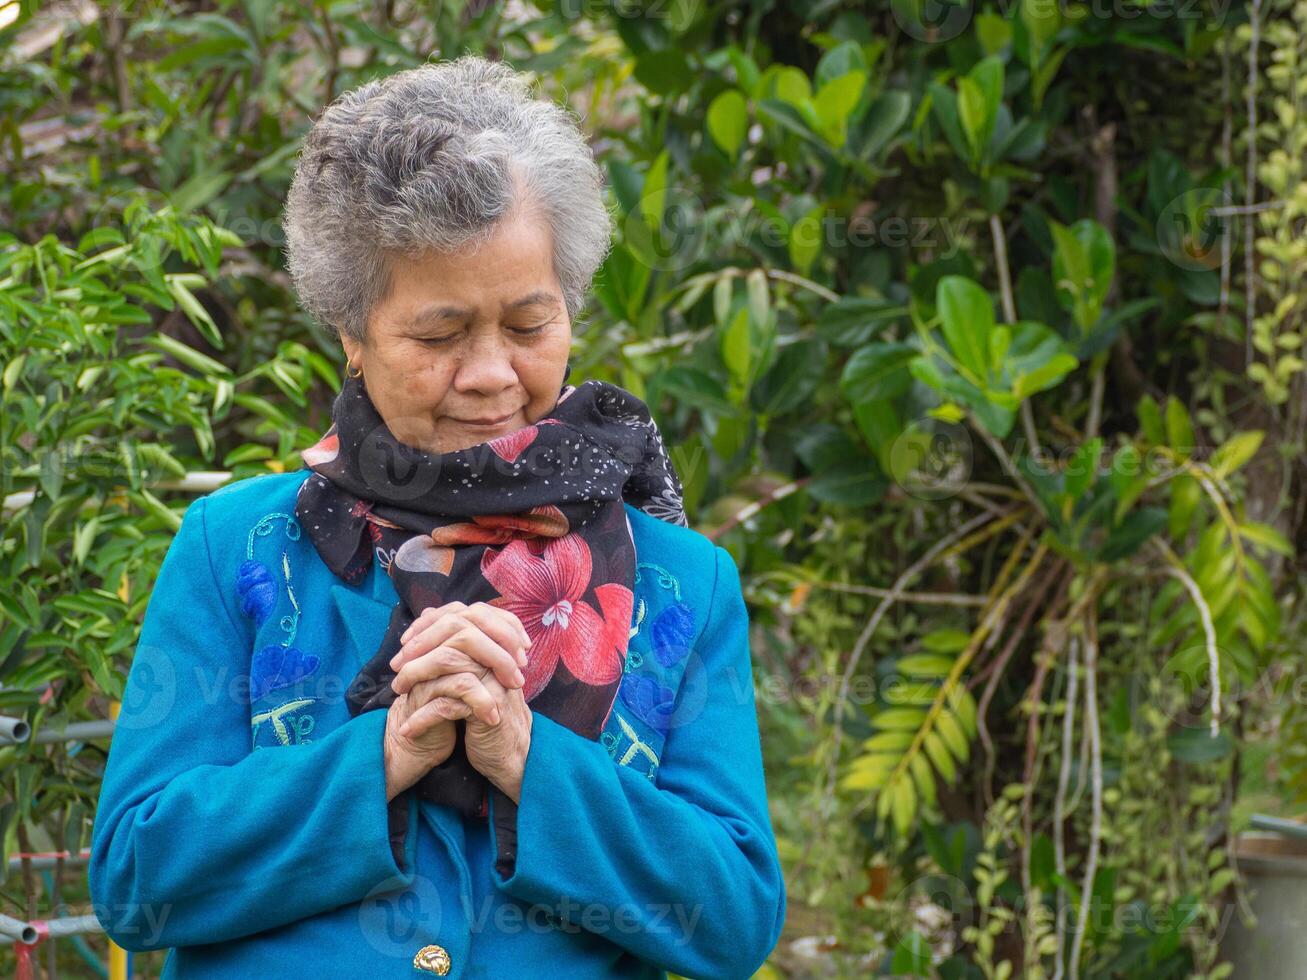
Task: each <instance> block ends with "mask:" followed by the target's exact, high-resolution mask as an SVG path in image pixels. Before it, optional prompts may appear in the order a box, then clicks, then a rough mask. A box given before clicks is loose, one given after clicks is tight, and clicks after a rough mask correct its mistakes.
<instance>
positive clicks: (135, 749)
mask: <svg viewBox="0 0 1307 980" xmlns="http://www.w3.org/2000/svg"><path fill="white" fill-rule="evenodd" d="M207 502H208V501H207V500H206V499H205V498H201V499H199V500H197V501H195V502H193V503H192V504H191V505H190V507H189V508H187V510H186V513H185V515H184V517H183V519H182V524H181V528H180V529H179V530H178V532H177V535H176V537H175V538H174V539H173V542H172V544H171V545H170V547H169V549H168V552H167V554H166V555H165V556H164V560H163V564H162V566H161V567H160V570H159V575H158V579H157V581H156V583H155V587H154V591H153V592H152V593H151V595H150V600H149V602H148V604H147V606H146V612H145V621H144V624H143V625H142V628H141V634H140V641H139V644H138V646H137V649H136V653H135V657H134V659H133V661H132V665H131V669H130V671H129V673H128V677H127V685H126V689H125V691H124V695H123V702H122V707H121V710H120V712H119V714H118V718H117V720H116V723H115V726H114V734H113V741H112V743H111V745H110V749H109V757H108V762H107V764H106V768H105V773H104V781H103V784H102V787H101V790H100V799H99V804H98V807H97V811H96V818H95V826H94V829H93V831H92V837H91V856H90V863H89V866H88V871H87V874H88V880H89V884H90V891H91V900H92V902H93V903H94V911H95V914H96V917H97V918H98V919H99V921H100V924H101V925H102V926H104V929H105V932H106V933H107V934H108V935H109V937H110V938H111V939H113V940H114V942H116V943H118V945H120V946H122V947H124V948H126V949H129V950H135V951H144V950H150V949H162V948H165V947H169V946H188V945H195V944H201V943H213V942H222V941H226V940H232V939H237V938H239V937H241V936H246V935H250V934H253V933H256V932H260V931H263V930H266V929H271V928H274V927H277V926H280V925H284V924H286V923H289V922H293V921H296V920H298V919H302V918H305V917H308V916H312V915H315V914H318V913H321V912H325V911H327V910H329V909H332V908H336V907H338V906H340V905H344V904H348V903H354V902H358V901H361V900H363V899H364V898H365V897H366V896H367V895H368V894H369V892H371V891H373V890H374V889H375V888H377V886H379V885H381V884H382V883H383V882H390V883H392V884H393V886H394V887H400V886H402V885H407V884H410V883H411V882H412V880H413V864H414V846H413V842H414V840H415V834H414V832H413V827H412V825H411V823H412V822H413V821H416V818H417V814H416V810H417V806H416V801H412V802H411V803H410V811H409V819H410V826H409V827H408V833H407V834H406V835H405V836H406V839H407V846H406V847H404V848H403V849H402V850H401V851H400V856H401V857H402V858H403V860H402V863H401V862H400V861H399V860H397V857H396V854H395V853H394V852H393V851H392V847H391V841H392V839H393V838H395V837H396V836H397V835H396V830H397V828H396V827H395V826H394V824H393V817H394V816H395V815H394V813H393V811H392V810H391V808H390V807H389V806H388V805H387V801H386V784H385V771H384V756H383V747H382V738H383V735H384V732H385V722H386V712H384V711H370V712H367V713H365V714H363V715H360V716H359V717H357V718H353V719H351V720H349V721H348V722H346V723H345V724H343V725H341V726H340V727H338V728H336V729H334V730H332V731H331V732H329V733H328V734H326V735H324V736H322V737H321V738H319V739H317V740H315V741H311V742H304V743H300V744H296V745H288V746H276V747H271V748H260V749H257V750H252V748H251V736H250V708H249V699H248V691H249V688H248V670H247V664H248V658H247V656H246V655H245V652H246V650H248V648H249V646H250V643H251V641H250V639H249V637H248V636H247V635H246V633H245V632H243V631H242V630H240V629H238V628H237V625H236V623H237V619H236V618H235V616H234V615H233V613H232V611H231V609H230V607H229V606H228V605H227V601H226V593H225V592H224V591H223V589H222V588H221V586H220V584H219V582H218V581H217V579H216V577H215V575H214V572H213V566H212V563H211V558H210V553H209V547H208V541H207V538H206V531H205V506H206V504H207Z"/></svg>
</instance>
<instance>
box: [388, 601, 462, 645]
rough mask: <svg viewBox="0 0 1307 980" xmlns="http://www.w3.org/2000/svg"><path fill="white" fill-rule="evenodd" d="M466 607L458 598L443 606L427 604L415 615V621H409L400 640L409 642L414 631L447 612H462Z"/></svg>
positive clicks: (423, 627) (428, 624)
mask: <svg viewBox="0 0 1307 980" xmlns="http://www.w3.org/2000/svg"><path fill="white" fill-rule="evenodd" d="M466 608H467V604H466V603H463V602H459V601H457V600H455V601H454V602H447V603H445V604H444V605H443V606H427V607H426V608H425V609H423V610H422V611H421V612H420V613H418V614H417V615H416V616H415V617H413V622H411V623H409V624H408V628H407V629H405V630H404V632H403V633H402V634H400V637H399V642H400V643H407V642H408V640H409V639H410V638H411V637H412V636H413V634H414V633H416V632H418V631H419V630H421V629H425V628H426V627H428V626H430V625H431V624H432V623H434V622H435V621H436V620H437V619H439V618H440V617H441V616H443V615H444V614H445V613H448V612H462V611H463V610H464V609H466Z"/></svg>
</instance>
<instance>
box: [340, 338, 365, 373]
mask: <svg viewBox="0 0 1307 980" xmlns="http://www.w3.org/2000/svg"><path fill="white" fill-rule="evenodd" d="M340 346H341V347H342V348H344V350H345V364H346V366H348V365H350V364H357V363H358V362H359V361H360V360H361V359H362V357H363V345H362V344H360V343H359V342H358V341H357V340H355V339H354V338H353V337H349V336H346V335H345V334H341V337H340Z"/></svg>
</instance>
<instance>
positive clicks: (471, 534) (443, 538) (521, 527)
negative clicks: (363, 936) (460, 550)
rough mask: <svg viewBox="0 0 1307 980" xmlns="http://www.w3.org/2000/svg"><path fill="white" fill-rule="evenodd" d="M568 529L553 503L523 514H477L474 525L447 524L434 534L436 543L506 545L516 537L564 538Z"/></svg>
mask: <svg viewBox="0 0 1307 980" xmlns="http://www.w3.org/2000/svg"><path fill="white" fill-rule="evenodd" d="M569 530H571V529H570V528H569V527H568V524H567V517H566V515H565V514H564V513H563V512H562V511H561V510H559V509H558V508H557V507H555V506H554V505H553V504H542V505H540V506H539V507H532V508H531V509H530V510H528V511H527V512H526V513H523V514H474V515H473V516H472V523H471V524H468V523H467V522H460V523H458V524H446V525H445V526H444V527H438V528H436V529H435V530H434V531H432V532H431V540H432V541H434V542H435V543H436V544H447V545H452V544H503V543H504V542H505V541H512V540H513V539H514V538H521V537H527V536H536V535H538V536H540V537H542V538H561V537H562V536H563V535H565V534H566V533H567V532H568V531H569Z"/></svg>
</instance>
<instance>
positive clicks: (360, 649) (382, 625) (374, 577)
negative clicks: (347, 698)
mask: <svg viewBox="0 0 1307 980" xmlns="http://www.w3.org/2000/svg"><path fill="white" fill-rule="evenodd" d="M397 601H398V596H396V595H395V590H394V587H393V586H392V585H391V584H390V580H389V578H388V577H387V576H386V573H385V572H383V571H381V570H380V569H379V568H377V567H376V566H375V565H374V566H373V569H372V572H371V573H370V574H369V577H368V579H367V580H366V581H365V582H363V583H361V584H360V585H359V586H349V585H346V584H345V583H344V582H341V581H339V580H337V581H336V582H334V583H333V584H332V586H331V603H332V605H333V606H335V607H336V612H337V614H339V616H340V618H341V619H342V620H343V621H344V623H345V634H346V636H348V637H349V642H350V646H351V648H352V650H351V652H352V655H353V660H354V662H355V663H356V664H357V666H359V667H362V666H363V665H364V664H365V663H367V662H368V661H369V660H370V659H372V655H373V654H375V653H376V652H377V644H378V643H380V642H381V637H382V636H384V635H385V632H386V625H387V624H388V623H389V622H390V614H391V610H392V609H393V608H394V606H395V603H396V602H397Z"/></svg>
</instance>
